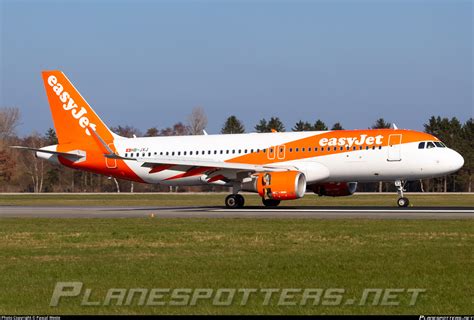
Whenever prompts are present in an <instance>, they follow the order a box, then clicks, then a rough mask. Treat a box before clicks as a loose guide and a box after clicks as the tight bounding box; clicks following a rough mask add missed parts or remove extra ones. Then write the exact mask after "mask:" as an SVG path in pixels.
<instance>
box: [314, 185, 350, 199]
mask: <svg viewBox="0 0 474 320" xmlns="http://www.w3.org/2000/svg"><path fill="white" fill-rule="evenodd" d="M310 188H311V190H312V191H313V192H314V193H316V194H318V195H320V196H329V197H344V196H350V195H352V194H354V192H355V191H356V189H357V182H326V183H321V184H315V185H312V186H311V187H310Z"/></svg>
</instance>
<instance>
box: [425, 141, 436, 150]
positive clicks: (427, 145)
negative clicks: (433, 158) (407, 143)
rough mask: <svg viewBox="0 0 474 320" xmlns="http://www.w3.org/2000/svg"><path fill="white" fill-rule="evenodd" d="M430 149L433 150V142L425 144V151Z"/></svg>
mask: <svg viewBox="0 0 474 320" xmlns="http://www.w3.org/2000/svg"><path fill="white" fill-rule="evenodd" d="M431 148H435V145H434V143H433V142H431V141H429V142H427V143H426V149H431Z"/></svg>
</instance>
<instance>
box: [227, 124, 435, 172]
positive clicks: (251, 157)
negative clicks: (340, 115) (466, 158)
mask: <svg viewBox="0 0 474 320" xmlns="http://www.w3.org/2000/svg"><path fill="white" fill-rule="evenodd" d="M393 134H401V135H402V144H405V143H410V142H417V141H427V140H435V141H438V139H437V138H436V137H434V136H432V135H430V134H427V133H424V132H418V131H412V130H398V129H397V130H394V129H374V130H336V131H329V132H324V133H317V134H314V135H312V136H310V137H306V138H303V139H297V140H294V141H290V142H287V143H284V144H281V145H279V146H268V147H266V148H265V149H266V152H263V151H262V150H260V152H258V153H257V152H254V153H250V154H245V155H241V156H238V157H235V158H232V159H229V160H226V161H225V162H228V163H245V164H256V165H262V164H270V163H276V162H282V161H292V160H301V159H305V158H314V157H319V156H327V155H332V154H340V153H346V152H353V151H360V150H361V149H360V147H361V146H362V150H365V149H366V146H367V144H362V145H361V146H359V145H355V146H356V147H357V149H356V150H353V146H354V145H353V146H351V148H350V149H349V150H347V148H346V145H343V146H340V145H337V146H328V145H326V146H324V147H322V146H321V145H320V142H321V139H332V138H335V139H339V138H356V139H359V138H360V137H361V135H367V137H375V136H378V135H381V136H383V138H382V144H379V145H377V144H371V145H369V147H372V146H375V147H376V148H378V147H379V146H382V147H386V146H388V142H389V137H390V135H393ZM280 147H283V148H285V152H284V153H285V156H284V158H283V159H278V156H276V154H274V155H275V158H274V159H268V156H267V153H268V149H269V148H270V149H273V153H275V152H276V151H277V148H280ZM315 147H317V148H318V151H316V152H315V151H314V148H315ZM341 147H343V149H342V150H341ZM296 148H298V149H299V151H298V152H296ZM302 148H305V150H306V151H304V152H303V151H302V150H301V149H302ZM308 148H311V152H308V151H307V150H308ZM334 148H335V149H336V150H334ZM290 149H292V150H293V152H290Z"/></svg>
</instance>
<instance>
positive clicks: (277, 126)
mask: <svg viewBox="0 0 474 320" xmlns="http://www.w3.org/2000/svg"><path fill="white" fill-rule="evenodd" d="M268 129H269V131H272V130H275V131H277V132H284V131H285V126H284V125H283V122H281V120H280V118H278V117H271V118H270V121H268Z"/></svg>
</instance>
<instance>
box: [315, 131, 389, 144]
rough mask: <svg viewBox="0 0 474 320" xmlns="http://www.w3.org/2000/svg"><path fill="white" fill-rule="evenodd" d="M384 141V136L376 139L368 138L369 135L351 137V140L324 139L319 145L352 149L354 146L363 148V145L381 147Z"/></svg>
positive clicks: (344, 138)
mask: <svg viewBox="0 0 474 320" xmlns="http://www.w3.org/2000/svg"><path fill="white" fill-rule="evenodd" d="M382 140H383V135H378V136H375V137H372V136H370V137H369V136H368V135H367V134H361V135H360V136H359V137H351V138H346V137H343V138H322V139H321V140H319V145H320V146H321V147H325V146H329V147H335V146H348V147H352V146H354V145H356V146H361V145H363V144H366V145H369V146H371V145H374V144H376V145H381V144H382Z"/></svg>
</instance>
